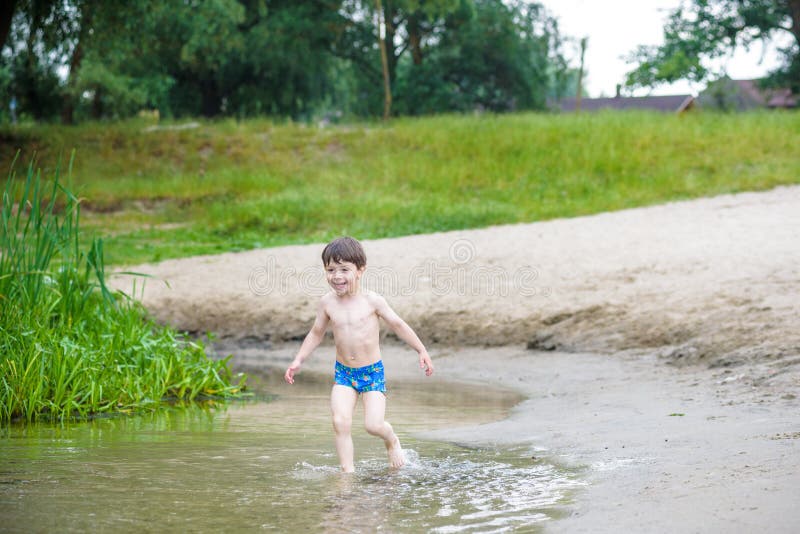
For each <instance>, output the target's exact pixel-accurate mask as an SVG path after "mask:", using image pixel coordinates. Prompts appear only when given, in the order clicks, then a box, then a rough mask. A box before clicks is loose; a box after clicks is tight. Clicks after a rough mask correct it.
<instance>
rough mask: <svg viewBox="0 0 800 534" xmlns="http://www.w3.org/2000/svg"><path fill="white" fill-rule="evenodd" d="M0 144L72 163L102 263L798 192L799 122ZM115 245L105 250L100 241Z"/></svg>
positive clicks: (449, 121) (43, 130) (21, 132)
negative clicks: (778, 189) (746, 193)
mask: <svg viewBox="0 0 800 534" xmlns="http://www.w3.org/2000/svg"><path fill="white" fill-rule="evenodd" d="M145 126H146V124H145V123H142V122H137V121H133V122H124V123H117V124H86V125H82V126H77V127H69V128H67V127H57V126H49V127H27V128H26V127H21V128H18V129H17V130H8V129H6V130H4V131H0V165H4V166H5V167H6V168H7V167H8V164H9V162H10V160H11V158H12V157H13V153H14V152H15V150H16V148H17V147H21V148H22V149H23V156H22V161H26V160H27V158H28V157H29V156H30V154H31V153H32V152H33V151H34V150H36V151H37V153H38V155H39V161H40V164H41V165H42V166H43V167H48V166H53V165H55V162H56V160H57V159H58V155H59V154H60V153H64V154H65V156H64V157H65V158H67V157H68V153H69V151H70V150H71V149H73V148H74V149H76V150H77V154H76V164H75V168H74V172H73V189H75V190H77V191H78V192H79V194H80V195H81V196H82V197H85V198H86V199H87V200H86V202H85V204H84V211H83V225H84V228H88V229H90V230H92V229H94V230H97V231H101V232H102V234H103V235H104V236H106V251H107V256H108V260H109V262H112V263H116V264H120V263H135V262H141V261H154V260H160V259H165V258H169V257H178V256H187V255H192V254H199V253H214V252H221V251H228V250H241V249H247V248H252V247H258V246H272V245H280V244H288V243H303V242H314V241H324V240H326V239H328V238H331V237H333V236H337V235H341V234H345V233H348V234H352V235H356V236H358V237H360V238H375V237H384V236H394V235H403V234H410V233H423V232H432V231H440V230H449V229H457V228H469V227H479V226H486V225H490V224H498V223H512V222H521V221H535V220H542V219H548V218H554V217H568V216H575V215H582V214H589V213H596V212H601V211H607V210H616V209H622V208H627V207H633V206H641V205H646V204H653V203H658V202H664V201H667V200H674V199H684V198H691V197H698V196H707V195H714V194H719V193H726V192H736V191H743V190H758V189H766V188H771V187H774V186H776V185H779V184H793V183H800V113H796V112H795V113H756V114H737V115H717V114H709V113H693V114H687V115H685V116H674V115H662V114H655V113H625V114H619V113H616V114H615V113H610V112H609V113H603V114H583V115H544V114H516V115H503V116H491V115H486V116H440V117H430V118H422V119H399V120H395V121H393V122H391V123H390V124H389V125H383V124H357V125H350V126H336V127H330V128H325V129H319V128H316V127H313V126H312V127H306V126H303V125H297V124H284V125H278V124H275V123H272V122H269V121H266V120H253V121H247V122H242V123H237V122H234V121H224V122H213V123H202V124H201V126H200V127H199V128H194V129H186V130H166V131H164V130H162V131H155V132H145V131H144V128H145ZM109 234H110V236H109Z"/></svg>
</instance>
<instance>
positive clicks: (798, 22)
mask: <svg viewBox="0 0 800 534" xmlns="http://www.w3.org/2000/svg"><path fill="white" fill-rule="evenodd" d="M787 4H789V15H791V17H792V35H794V40H795V41H797V44H798V45H800V0H788V1H787Z"/></svg>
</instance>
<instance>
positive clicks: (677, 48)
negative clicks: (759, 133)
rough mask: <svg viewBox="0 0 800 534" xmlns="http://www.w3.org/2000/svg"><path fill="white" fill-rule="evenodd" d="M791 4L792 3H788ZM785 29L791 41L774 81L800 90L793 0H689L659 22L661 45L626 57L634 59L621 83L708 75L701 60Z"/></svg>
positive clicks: (799, 20)
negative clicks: (663, 20) (663, 23)
mask: <svg viewBox="0 0 800 534" xmlns="http://www.w3.org/2000/svg"><path fill="white" fill-rule="evenodd" d="M792 4H794V7H792ZM784 32H788V33H789V34H791V35H792V37H793V39H794V41H793V43H792V44H791V45H790V46H789V47H788V48H786V49H785V50H782V54H783V56H784V66H783V67H782V68H780V69H779V70H778V71H777V72H775V73H774V74H773V76H774V80H773V81H774V82H776V83H784V84H787V85H789V86H791V87H793V88H794V89H795V90H800V67H798V65H800V7H798V6H797V2H796V0H692V1H691V2H689V5H688V7H685V6H684V5H681V6H680V7H679V8H677V9H675V10H674V11H672V13H671V14H670V15H669V18H668V19H667V23H666V25H665V27H664V44H663V45H661V46H639V47H638V48H637V49H636V50H635V51H634V52H633V53H632V54H631V55H630V57H629V61H630V62H632V63H637V64H638V65H637V66H636V68H635V69H634V70H632V71H631V72H629V73H628V75H627V81H626V85H628V86H630V87H653V86H655V85H658V84H661V83H671V82H674V81H677V80H680V79H688V80H692V81H702V80H706V79H708V78H709V77H710V76H711V75H712V74H713V75H715V76H716V77H719V76H720V74H721V73H719V72H710V71H709V69H708V67H707V65H706V64H705V60H708V59H714V58H719V57H722V56H724V55H725V54H728V53H730V52H731V51H732V50H733V49H734V48H736V47H738V46H741V47H745V48H747V47H749V46H751V45H752V44H753V43H754V42H758V41H761V42H767V43H768V42H769V41H770V40H771V39H772V38H773V37H774V36H775V35H777V34H778V33H784Z"/></svg>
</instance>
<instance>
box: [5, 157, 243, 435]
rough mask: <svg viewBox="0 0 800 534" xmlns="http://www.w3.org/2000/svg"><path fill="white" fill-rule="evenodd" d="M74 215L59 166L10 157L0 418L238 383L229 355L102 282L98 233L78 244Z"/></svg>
mask: <svg viewBox="0 0 800 534" xmlns="http://www.w3.org/2000/svg"><path fill="white" fill-rule="evenodd" d="M71 167H72V165H71V162H70V169H71ZM79 222H80V200H79V199H78V198H77V197H76V196H75V195H73V194H72V193H71V192H70V190H69V189H68V188H65V187H64V186H63V185H62V184H61V181H60V173H59V171H58V169H56V171H55V174H54V177H53V180H52V182H50V183H48V182H46V181H45V180H43V179H42V177H41V173H40V172H39V171H36V170H34V165H33V164H32V163H31V164H30V165H29V166H28V169H27V174H26V176H25V179H24V181H23V180H18V179H17V177H16V174H15V172H14V170H13V166H12V170H11V171H10V173H9V176H8V180H7V181H6V184H5V188H4V191H3V198H2V210H0V423H4V424H5V423H8V422H10V421H13V420H17V419H24V420H27V421H32V420H35V419H59V420H63V419H66V418H70V417H76V416H77V417H85V416H89V415H93V414H98V413H103V412H111V411H122V412H130V411H135V410H141V409H148V408H153V407H155V406H158V405H159V404H161V403H162V402H164V401H167V400H194V399H196V398H198V397H207V396H219V397H228V396H231V395H235V394H237V393H238V392H240V390H241V388H242V387H243V382H242V383H240V384H239V385H234V384H233V383H232V380H233V377H232V376H231V372H230V369H229V366H228V360H227V359H225V360H221V361H213V360H210V359H208V358H207V356H206V354H205V350H204V347H203V345H202V344H201V343H199V342H193V341H190V340H187V339H185V338H184V337H183V336H181V335H180V334H178V333H176V332H174V331H173V330H171V329H169V328H167V327H163V326H159V325H156V324H155V323H154V322H153V321H151V320H150V319H149V318H148V317H147V315H146V313H145V311H144V310H143V309H142V307H141V306H140V305H139V304H138V303H137V302H136V301H134V300H133V299H131V298H129V297H127V296H126V295H124V294H123V293H120V292H116V293H112V292H111V291H110V290H109V288H108V287H107V285H106V282H105V265H104V260H103V241H102V239H99V238H97V239H94V240H93V241H92V242H91V244H90V246H89V247H88V250H87V251H86V252H84V251H83V249H82V247H81V239H80V229H79Z"/></svg>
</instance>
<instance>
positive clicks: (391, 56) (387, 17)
mask: <svg viewBox="0 0 800 534" xmlns="http://www.w3.org/2000/svg"><path fill="white" fill-rule="evenodd" d="M377 2H378V3H379V4H380V0H377ZM390 4H391V2H390V1H387V2H386V6H385V7H384V9H383V25H384V26H385V27H386V35H385V36H384V38H383V43H384V47H385V50H386V58H387V64H388V65H387V66H388V70H389V84H394V81H395V79H396V78H395V73H396V72H397V60H398V59H399V58H398V57H397V56H396V55H395V49H394V36H395V34H396V33H397V28H395V25H394V24H395V23H394V14H395V12H396V10H395V9H393V8H392V7H391V5H390Z"/></svg>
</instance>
